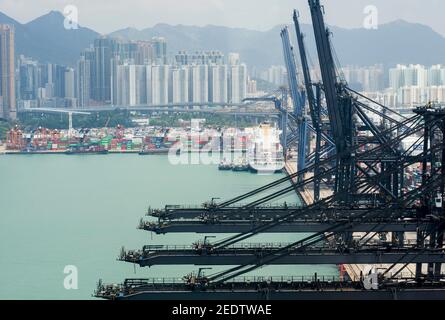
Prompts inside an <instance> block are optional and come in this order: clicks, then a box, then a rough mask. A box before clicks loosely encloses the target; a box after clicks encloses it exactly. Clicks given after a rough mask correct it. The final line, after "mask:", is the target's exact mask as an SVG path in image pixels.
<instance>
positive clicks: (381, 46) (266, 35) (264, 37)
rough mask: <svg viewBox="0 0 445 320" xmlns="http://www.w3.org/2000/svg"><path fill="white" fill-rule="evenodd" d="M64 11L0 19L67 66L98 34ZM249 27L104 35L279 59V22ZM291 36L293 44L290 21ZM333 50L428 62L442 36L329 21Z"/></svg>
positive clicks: (440, 54)
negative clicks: (71, 22)
mask: <svg viewBox="0 0 445 320" xmlns="http://www.w3.org/2000/svg"><path fill="white" fill-rule="evenodd" d="M63 21H64V16H63V15H62V13H60V12H58V11H51V12H49V13H48V14H46V15H43V16H41V17H39V18H37V19H35V20H33V21H31V22H29V23H26V24H21V23H19V22H17V21H16V20H14V19H12V18H10V17H8V16H7V15H5V14H2V13H0V23H8V24H13V25H14V26H15V32H16V53H17V54H23V55H25V56H28V57H32V58H34V59H37V60H39V61H41V62H52V63H59V64H65V65H71V66H73V65H74V64H75V62H76V61H77V59H78V58H79V54H80V52H81V51H82V50H84V49H85V48H87V47H89V46H90V45H91V43H92V42H93V40H94V39H95V38H97V37H99V36H100V34H99V33H97V32H95V31H94V30H91V29H88V28H84V27H80V26H79V28H78V29H74V30H66V29H65V28H64V25H63ZM281 27H282V26H277V27H275V28H272V29H271V30H268V31H255V30H248V29H241V28H229V27H221V26H213V25H207V26H203V27H197V26H185V25H176V26H173V25H169V24H157V25H155V26H154V27H151V28H146V29H143V30H137V29H134V28H126V29H122V30H118V31H116V32H113V33H111V34H110V35H109V36H112V37H116V38H121V39H127V40H149V39H151V38H152V37H154V36H162V37H165V38H166V39H167V42H168V52H169V53H170V54H173V53H175V52H177V51H179V50H187V51H190V52H192V51H196V50H220V51H222V52H223V53H225V54H227V53H229V52H239V53H240V54H241V57H242V60H243V61H245V62H246V63H247V64H248V65H249V66H255V67H258V68H264V67H268V66H270V65H274V64H275V65H281V64H283V57H282V46H281V39H280V28H281ZM290 28H291V35H292V38H293V39H292V41H293V43H294V44H296V39H295V36H294V34H295V32H294V30H293V27H292V25H290ZM302 30H303V33H305V35H306V42H307V47H308V52H309V56H310V59H311V60H312V61H313V62H316V60H317V56H316V51H315V42H314V37H313V31H312V27H311V26H310V25H307V24H303V25H302ZM330 30H331V32H332V34H333V37H332V42H333V44H334V48H335V52H336V55H337V56H338V58H339V62H340V63H341V65H343V66H345V65H358V66H367V65H373V64H383V65H385V66H387V67H388V66H392V65H395V64H397V63H404V64H407V63H420V64H425V65H432V64H438V63H445V38H444V37H443V36H442V35H440V34H439V33H437V32H435V31H434V30H433V29H431V28H430V27H428V26H425V25H421V24H416V23H409V22H406V21H402V20H398V21H395V22H392V23H388V24H383V25H380V26H379V28H378V29H377V30H366V29H344V28H339V27H335V26H332V27H330Z"/></svg>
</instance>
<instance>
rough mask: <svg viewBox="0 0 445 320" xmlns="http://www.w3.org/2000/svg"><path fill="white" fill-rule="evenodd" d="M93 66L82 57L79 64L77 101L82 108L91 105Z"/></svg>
mask: <svg viewBox="0 0 445 320" xmlns="http://www.w3.org/2000/svg"><path fill="white" fill-rule="evenodd" d="M90 71H91V64H90V60H87V59H86V57H85V56H82V57H81V58H80V60H79V61H78V62H77V100H78V102H77V103H78V106H79V107H81V108H85V107H88V106H89V105H90V95H91V75H90Z"/></svg>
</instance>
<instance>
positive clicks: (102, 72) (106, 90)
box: [92, 38, 118, 102]
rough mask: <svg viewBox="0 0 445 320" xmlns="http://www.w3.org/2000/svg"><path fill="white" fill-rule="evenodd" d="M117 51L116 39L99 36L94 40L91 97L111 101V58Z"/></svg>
mask: <svg viewBox="0 0 445 320" xmlns="http://www.w3.org/2000/svg"><path fill="white" fill-rule="evenodd" d="M116 51H118V44H117V42H116V40H113V39H109V38H100V39H96V40H95V41H94V65H93V66H92V67H93V68H94V69H95V70H94V78H93V82H92V86H93V90H92V98H93V99H94V100H96V101H100V102H110V101H111V79H112V65H111V63H112V58H113V57H114V56H115V55H116Z"/></svg>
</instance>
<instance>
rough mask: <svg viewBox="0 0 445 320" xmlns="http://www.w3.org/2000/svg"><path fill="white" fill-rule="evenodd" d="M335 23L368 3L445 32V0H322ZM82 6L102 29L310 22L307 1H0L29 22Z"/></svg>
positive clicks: (359, 17)
mask: <svg viewBox="0 0 445 320" xmlns="http://www.w3.org/2000/svg"><path fill="white" fill-rule="evenodd" d="M322 3H323V4H325V6H326V12H327V18H326V19H327V21H328V23H329V24H332V25H336V26H340V27H347V28H351V27H360V26H362V25H363V20H364V17H365V14H364V13H363V10H364V8H365V7H366V6H368V5H374V6H376V7H377V8H378V10H379V22H380V23H385V22H389V21H394V20H397V19H404V20H407V21H410V22H418V23H422V24H425V25H429V26H431V27H432V28H433V29H434V30H436V31H438V32H440V33H441V34H442V35H445V19H444V15H445V1H443V0H322ZM70 4H71V5H75V6H77V8H78V10H79V23H80V24H81V25H82V26H86V27H89V28H92V29H94V30H96V31H98V32H101V33H109V32H112V31H115V30H117V29H122V28H126V27H135V28H138V29H142V28H146V27H151V26H153V25H155V24H156V23H160V22H163V23H169V24H186V25H199V26H202V25H207V24H213V25H223V26H230V27H245V28H249V29H255V30H267V29H270V28H271V27H273V26H275V25H278V24H282V23H288V22H289V23H290V21H291V20H290V15H291V11H292V9H293V8H297V9H299V10H300V11H301V16H302V20H303V22H308V21H309V13H308V5H307V0H0V11H2V12H4V13H6V14H7V15H9V16H11V17H12V18H14V19H16V20H18V21H20V22H28V21H30V20H32V19H34V18H36V17H38V16H41V15H43V14H45V13H47V12H48V11H50V10H59V11H63V8H64V7H65V6H66V5H70Z"/></svg>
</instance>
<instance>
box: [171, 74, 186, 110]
mask: <svg viewBox="0 0 445 320" xmlns="http://www.w3.org/2000/svg"><path fill="white" fill-rule="evenodd" d="M170 92H171V98H170V99H169V100H170V101H171V102H173V103H188V102H189V67H188V66H181V67H177V68H174V69H172V71H171V89H170Z"/></svg>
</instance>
